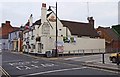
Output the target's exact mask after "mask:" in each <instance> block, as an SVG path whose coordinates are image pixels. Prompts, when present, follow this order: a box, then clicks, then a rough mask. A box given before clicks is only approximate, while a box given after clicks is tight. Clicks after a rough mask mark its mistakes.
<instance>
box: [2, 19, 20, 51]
mask: <svg viewBox="0 0 120 77" xmlns="http://www.w3.org/2000/svg"><path fill="white" fill-rule="evenodd" d="M18 29H19V28H18V27H12V26H11V24H10V21H6V22H5V23H2V24H1V27H0V38H1V39H0V40H1V44H2V49H8V34H9V33H10V32H12V31H15V30H18Z"/></svg>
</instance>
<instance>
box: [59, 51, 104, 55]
mask: <svg viewBox="0 0 120 77" xmlns="http://www.w3.org/2000/svg"><path fill="white" fill-rule="evenodd" d="M104 52H105V49H79V50H72V51H70V50H69V51H63V52H59V53H58V54H59V56H66V55H87V54H101V53H104Z"/></svg>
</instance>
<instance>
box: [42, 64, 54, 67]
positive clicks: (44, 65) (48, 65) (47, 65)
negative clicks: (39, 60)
mask: <svg viewBox="0 0 120 77" xmlns="http://www.w3.org/2000/svg"><path fill="white" fill-rule="evenodd" d="M41 65H42V66H43V67H51V66H54V64H41Z"/></svg>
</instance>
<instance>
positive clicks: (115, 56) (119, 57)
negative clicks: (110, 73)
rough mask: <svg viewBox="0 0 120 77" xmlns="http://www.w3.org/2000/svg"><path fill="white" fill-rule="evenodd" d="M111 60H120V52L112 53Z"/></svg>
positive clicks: (114, 61)
mask: <svg viewBox="0 0 120 77" xmlns="http://www.w3.org/2000/svg"><path fill="white" fill-rule="evenodd" d="M117 54H118V60H117ZM109 59H110V61H112V62H113V63H116V62H117V61H119V62H120V52H119V53H112V54H111V55H110V57H109Z"/></svg>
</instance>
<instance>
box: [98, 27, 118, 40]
mask: <svg viewBox="0 0 120 77" xmlns="http://www.w3.org/2000/svg"><path fill="white" fill-rule="evenodd" d="M98 28H99V29H102V30H103V31H104V32H106V33H107V35H108V36H109V37H110V38H111V39H113V40H118V37H119V36H118V35H117V34H116V33H115V32H114V30H113V29H112V28H110V27H98Z"/></svg>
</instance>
